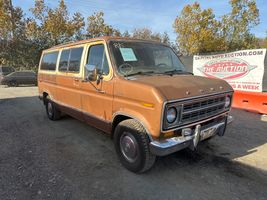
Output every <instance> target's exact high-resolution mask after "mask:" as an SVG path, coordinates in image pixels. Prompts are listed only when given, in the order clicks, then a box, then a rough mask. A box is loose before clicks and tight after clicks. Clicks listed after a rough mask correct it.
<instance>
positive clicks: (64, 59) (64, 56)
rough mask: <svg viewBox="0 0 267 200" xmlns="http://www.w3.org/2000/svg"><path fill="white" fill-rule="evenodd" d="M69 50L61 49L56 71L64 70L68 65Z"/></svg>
mask: <svg viewBox="0 0 267 200" xmlns="http://www.w3.org/2000/svg"><path fill="white" fill-rule="evenodd" d="M69 57H70V50H69V49H67V50H63V51H62V52H61V55H60V60H59V66H58V71H61V72H65V71H67V70H68V66H69Z"/></svg>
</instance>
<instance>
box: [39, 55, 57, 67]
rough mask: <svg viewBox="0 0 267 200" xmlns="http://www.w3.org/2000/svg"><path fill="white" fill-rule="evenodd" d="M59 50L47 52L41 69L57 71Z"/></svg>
mask: <svg viewBox="0 0 267 200" xmlns="http://www.w3.org/2000/svg"><path fill="white" fill-rule="evenodd" d="M57 56H58V51H54V52H51V53H45V54H44V55H43V59H42V62H41V70H50V71H55V70H56V65H57Z"/></svg>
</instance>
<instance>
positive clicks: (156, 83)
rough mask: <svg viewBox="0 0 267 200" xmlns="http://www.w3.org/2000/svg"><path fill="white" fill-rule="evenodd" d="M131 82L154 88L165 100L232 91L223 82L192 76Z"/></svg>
mask: <svg viewBox="0 0 267 200" xmlns="http://www.w3.org/2000/svg"><path fill="white" fill-rule="evenodd" d="M131 80H132V81H136V82H139V83H141V84H145V85H149V86H152V87H154V88H156V89H157V90H158V91H159V92H161V94H162V95H164V96H165V98H166V100H176V99H180V98H187V97H194V96H202V95H208V94H216V93H221V92H232V91H233V88H232V87H231V86H230V85H229V84H228V83H227V82H226V81H224V80H220V79H214V78H206V77H202V76H193V75H181V74H179V75H176V74H175V75H172V76H170V75H158V76H135V77H134V78H132V79H131Z"/></svg>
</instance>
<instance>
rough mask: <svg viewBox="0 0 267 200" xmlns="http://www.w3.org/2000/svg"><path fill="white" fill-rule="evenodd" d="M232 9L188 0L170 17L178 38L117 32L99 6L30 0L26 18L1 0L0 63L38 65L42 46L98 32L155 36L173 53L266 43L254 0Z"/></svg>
mask: <svg viewBox="0 0 267 200" xmlns="http://www.w3.org/2000/svg"><path fill="white" fill-rule="evenodd" d="M230 5H231V7H232V10H231V12H230V13H229V14H227V15H224V16H222V17H221V18H220V19H217V18H215V15H214V13H213V11H212V9H204V10H202V9H201V7H200V4H199V3H197V2H196V3H194V4H192V5H187V6H185V7H184V8H183V10H182V12H181V15H180V16H178V17H177V18H176V19H175V22H174V24H173V27H174V29H175V32H176V33H177V43H172V42H171V41H170V38H169V35H168V34H167V33H166V32H164V33H159V32H153V31H152V30H151V29H149V28H137V29H134V30H133V31H132V32H128V31H125V32H123V33H121V32H120V31H119V30H118V29H116V28H114V27H112V26H111V25H109V24H108V23H106V21H105V19H104V13H103V12H96V13H93V14H92V15H91V16H89V17H88V18H87V27H85V19H84V17H83V16H82V14H81V13H79V12H76V13H74V14H73V15H70V14H69V12H68V9H67V6H66V4H65V2H64V0H59V1H58V6H57V7H56V8H49V7H48V6H47V5H46V3H45V0H35V1H34V7H33V8H31V9H30V11H31V12H32V17H30V18H27V17H26V16H25V15H24V14H23V11H22V9H21V8H20V7H14V6H13V5H12V0H0V64H8V65H11V66H13V67H15V68H17V69H32V70H37V66H38V62H39V58H40V55H41V52H42V50H43V49H46V48H49V47H51V46H53V45H56V44H59V43H63V42H68V41H75V40H81V39H85V38H94V37H99V36H123V37H133V38H138V39H149V40H155V41H159V42H162V43H165V44H167V45H170V46H171V47H172V48H173V49H174V50H175V51H176V52H177V53H179V54H180V53H181V52H182V53H184V54H195V53H203V52H212V51H229V50H236V49H243V48H253V47H255V46H257V47H265V48H266V47H267V38H266V39H256V38H255V36H254V35H253V34H251V32H250V30H251V28H252V27H254V26H256V25H257V24H258V23H259V11H258V9H257V6H256V2H255V0H230Z"/></svg>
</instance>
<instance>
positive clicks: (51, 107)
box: [45, 98, 61, 121]
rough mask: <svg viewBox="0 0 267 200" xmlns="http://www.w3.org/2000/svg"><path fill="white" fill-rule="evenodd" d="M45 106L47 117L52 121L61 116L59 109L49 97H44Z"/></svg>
mask: <svg viewBox="0 0 267 200" xmlns="http://www.w3.org/2000/svg"><path fill="white" fill-rule="evenodd" d="M45 108H46V114H47V116H48V118H49V119H51V120H53V121H55V120H59V119H60V117H61V114H60V111H59V110H58V108H57V107H56V106H55V104H54V103H53V102H52V101H51V100H50V99H49V98H46V102H45Z"/></svg>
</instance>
